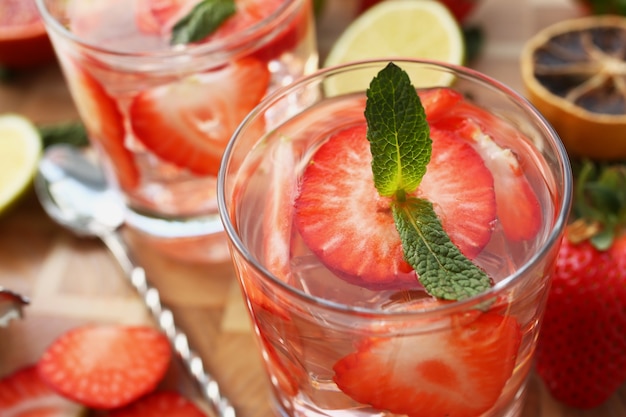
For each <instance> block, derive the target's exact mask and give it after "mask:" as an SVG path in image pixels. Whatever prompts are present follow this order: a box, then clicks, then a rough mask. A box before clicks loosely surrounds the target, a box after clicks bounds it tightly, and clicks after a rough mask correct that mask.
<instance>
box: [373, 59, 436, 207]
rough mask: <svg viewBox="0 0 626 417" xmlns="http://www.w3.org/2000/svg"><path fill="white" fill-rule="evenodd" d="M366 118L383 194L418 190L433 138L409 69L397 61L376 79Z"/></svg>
mask: <svg viewBox="0 0 626 417" xmlns="http://www.w3.org/2000/svg"><path fill="white" fill-rule="evenodd" d="M365 118H366V119H367V139H368V140H369V142H370V149H371V152H372V171H373V173H374V185H375V186H376V189H377V190H378V192H379V193H380V195H382V196H385V197H391V196H393V195H399V196H401V195H403V194H408V193H411V192H413V191H415V190H416V189H417V187H418V186H419V184H420V182H421V180H422V177H423V176H424V174H425V173H426V165H428V162H429V161H430V156H431V151H432V146H431V145H432V141H431V139H430V129H429V127H428V122H427V121H426V114H425V113H424V107H423V106H422V102H421V101H420V98H419V96H418V95H417V93H416V91H415V88H414V87H413V86H412V85H411V80H410V79H409V76H408V75H407V73H406V72H404V71H403V70H402V69H401V68H400V67H398V66H397V65H395V64H394V63H392V62H391V63H389V64H388V65H387V67H386V68H385V69H383V70H382V71H381V72H380V73H379V74H378V76H376V77H374V79H373V80H372V82H371V84H370V88H369V89H368V90H367V104H366V106H365ZM400 198H402V197H400Z"/></svg>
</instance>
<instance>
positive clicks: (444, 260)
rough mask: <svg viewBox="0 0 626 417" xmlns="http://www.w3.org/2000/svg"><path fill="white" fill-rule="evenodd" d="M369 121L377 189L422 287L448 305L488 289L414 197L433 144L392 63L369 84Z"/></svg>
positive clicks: (416, 101)
mask: <svg viewBox="0 0 626 417" xmlns="http://www.w3.org/2000/svg"><path fill="white" fill-rule="evenodd" d="M365 117H366V120H367V139H368V140H369V142H370V150H371V153H372V172H373V174H374V185H375V186H376V189H377V190H378V192H379V194H380V195H382V196H386V197H391V199H392V210H393V217H394V220H395V224H396V228H397V229H398V233H399V234H400V238H401V240H402V248H403V252H404V257H405V259H406V261H407V262H408V263H409V264H410V265H411V267H413V269H415V272H417V275H418V278H419V280H420V282H421V284H422V285H423V286H424V288H425V289H426V291H428V293H429V294H431V295H433V296H435V297H438V298H443V299H446V300H459V299H463V298H467V297H470V296H472V295H476V294H478V293H480V292H483V291H485V290H487V289H488V288H489V287H490V286H491V279H490V278H489V276H487V274H486V273H485V272H484V271H483V270H482V269H480V268H478V266H476V265H475V264H473V263H472V262H471V261H470V260H469V259H467V258H466V257H465V256H464V255H463V254H462V253H461V251H460V250H459V248H458V247H456V246H455V245H454V244H453V243H452V241H451V240H450V237H449V236H448V234H447V233H446V232H445V230H443V226H442V224H441V221H440V220H439V218H438V217H437V214H436V213H435V211H434V209H433V205H432V203H431V202H429V201H427V200H425V199H422V198H418V197H416V196H414V195H413V193H414V192H415V191H416V190H417V188H418V186H419V184H420V183H421V181H422V178H423V176H424V174H425V173H426V170H427V166H428V163H429V162H430V158H431V155H432V140H431V139H430V127H429V125H428V122H427V120H426V114H425V112H424V107H423V106H422V102H421V100H420V98H419V96H418V94H417V91H416V89H415V87H413V86H412V85H411V80H410V79H409V76H408V74H407V73H406V72H405V71H403V70H402V69H401V68H400V67H398V66H397V65H395V64H394V63H393V62H390V63H389V64H388V65H387V66H386V67H385V68H384V69H383V70H382V71H380V72H379V73H378V75H377V76H376V77H374V79H373V80H372V82H371V83H370V87H369V89H368V90H367V103H366V107H365ZM459 175H462V174H461V173H460V174H459Z"/></svg>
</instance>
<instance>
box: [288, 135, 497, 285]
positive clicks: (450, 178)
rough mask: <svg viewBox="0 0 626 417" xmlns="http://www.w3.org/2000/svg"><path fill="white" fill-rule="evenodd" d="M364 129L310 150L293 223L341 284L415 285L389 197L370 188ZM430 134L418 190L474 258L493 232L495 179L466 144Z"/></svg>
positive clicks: (461, 248) (367, 146) (335, 138)
mask: <svg viewBox="0 0 626 417" xmlns="http://www.w3.org/2000/svg"><path fill="white" fill-rule="evenodd" d="M366 130H367V127H366V125H365V124H359V125H355V126H353V127H349V128H347V129H344V130H342V131H339V132H338V133H336V134H334V135H333V136H331V137H330V139H329V140H328V141H327V142H325V143H324V144H323V145H322V146H321V147H320V148H319V150H318V151H317V152H316V153H315V155H314V156H313V159H312V161H311V163H310V164H309V165H308V167H307V169H306V171H305V172H304V175H303V178H302V182H301V188H300V194H299V196H298V197H297V199H296V203H295V206H296V216H295V224H296V227H297V229H298V231H299V232H300V234H301V235H302V238H303V240H304V242H305V243H306V245H307V246H308V247H309V248H310V249H311V251H313V252H314V253H315V254H316V255H317V256H318V257H319V258H320V260H321V261H322V262H323V263H324V264H325V265H326V266H327V267H328V268H329V269H331V270H333V271H334V272H335V273H336V274H337V275H338V276H340V277H341V278H343V279H345V280H346V281H348V282H351V283H353V284H357V285H361V286H364V287H367V288H372V289H380V288H406V287H416V286H418V285H419V284H418V282H417V280H416V278H415V272H414V271H413V269H412V268H411V267H410V266H409V265H408V263H407V262H406V261H405V260H404V256H403V251H402V243H401V241H400V237H399V234H398V232H397V230H396V227H395V223H394V220H393V216H392V213H391V205H390V201H389V200H388V199H386V198H383V197H380V195H379V194H378V192H377V191H376V189H375V187H374V182H373V175H372V169H371V166H370V163H371V159H372V157H371V153H370V148H369V142H368V141H367V139H366ZM431 137H432V139H433V152H432V158H431V162H430V164H429V165H428V170H427V172H426V175H425V176H424V178H423V179H422V183H421V185H420V187H419V189H418V190H417V195H418V196H420V197H423V198H426V199H428V200H430V201H432V202H433V203H434V207H435V211H436V212H437V214H438V216H439V218H440V219H441V221H442V224H443V228H444V230H446V232H447V233H448V235H449V236H450V238H451V240H452V242H453V243H455V244H456V245H457V246H458V247H459V249H460V250H461V252H462V253H464V254H465V256H467V257H469V258H474V257H475V256H476V255H478V253H480V251H481V250H482V249H483V248H484V246H485V245H486V244H487V242H488V241H489V239H490V237H491V233H492V230H493V223H494V220H495V214H496V213H495V207H496V203H495V194H494V189H493V177H492V175H491V173H490V172H489V170H488V169H487V168H486V167H485V164H484V162H483V160H482V158H481V157H480V155H478V153H477V152H476V151H475V150H474V149H472V147H471V146H470V145H469V144H467V143H466V142H464V141H462V140H458V139H457V138H455V137H454V135H451V134H450V133H449V132H444V131H442V130H431ZM461 173H462V174H461Z"/></svg>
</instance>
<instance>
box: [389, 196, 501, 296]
mask: <svg viewBox="0 0 626 417" xmlns="http://www.w3.org/2000/svg"><path fill="white" fill-rule="evenodd" d="M393 217H394V220H395V222H396V228H397V229H398V232H399V233H400V238H401V239H402V247H403V251H404V257H405V258H406V260H407V262H408V263H409V264H410V265H411V266H412V267H413V269H415V272H417V275H418V276H419V280H420V282H421V284H422V285H423V286H424V288H425V289H426V291H428V293H429V294H431V295H433V296H435V297H438V298H443V299H445V300H460V299H462V298H467V297H471V296H473V295H476V294H479V293H481V292H483V291H485V290H487V289H488V288H489V287H490V286H491V280H490V278H489V277H488V276H487V274H486V273H485V272H484V271H483V270H481V269H480V268H478V267H477V266H476V265H474V264H473V263H472V262H471V261H470V260H469V259H467V258H466V257H465V256H464V255H463V254H462V253H461V251H459V248H457V247H456V246H455V245H454V244H453V243H452V241H450V238H449V237H448V235H447V233H446V232H445V231H444V230H443V227H442V225H441V222H440V221H439V218H438V217H437V214H436V213H435V211H434V209H433V205H432V203H430V202H429V201H427V200H424V199H419V198H408V199H407V200H406V201H405V202H404V203H401V204H394V205H393Z"/></svg>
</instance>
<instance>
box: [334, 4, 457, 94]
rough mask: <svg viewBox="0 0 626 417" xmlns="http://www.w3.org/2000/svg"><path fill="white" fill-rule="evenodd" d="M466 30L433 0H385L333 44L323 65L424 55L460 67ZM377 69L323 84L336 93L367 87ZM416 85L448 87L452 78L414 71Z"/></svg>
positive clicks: (447, 75)
mask: <svg viewBox="0 0 626 417" xmlns="http://www.w3.org/2000/svg"><path fill="white" fill-rule="evenodd" d="M464 57H465V44H464V40H463V34H462V31H461V28H460V27H459V24H458V22H457V21H456V19H455V18H454V16H453V15H452V13H450V11H449V10H448V9H447V8H446V7H445V6H444V5H443V4H441V3H439V2H438V1H435V0H420V1H416V0H387V1H383V2H380V3H378V4H376V5H375V6H373V7H371V8H370V9H368V10H367V11H365V12H364V13H363V14H362V15H360V16H359V17H357V18H356V19H355V20H354V21H353V22H352V23H350V25H349V26H348V27H347V28H346V30H345V31H344V32H343V33H342V34H341V35H340V36H339V38H338V39H337V41H336V42H335V43H334V44H333V46H332V48H331V50H330V52H329V54H328V57H327V58H326V61H325V63H324V66H325V67H331V66H335V65H339V64H343V63H347V62H353V61H360V60H365V59H373V58H389V59H390V60H392V58H422V59H429V60H436V61H440V62H444V63H449V64H456V65H460V64H462V63H463V60H464ZM376 72H377V70H374V69H373V70H371V71H369V72H368V71H362V72H361V73H359V74H355V73H351V74H350V75H349V76H345V77H335V78H334V79H332V80H329V81H330V82H329V83H328V84H327V85H326V86H325V87H326V88H328V89H330V90H331V91H332V93H333V94H337V93H347V92H353V91H359V90H361V91H362V90H363V88H362V86H367V85H368V84H369V82H370V81H371V80H372V78H373V77H374V75H376ZM407 72H409V76H410V78H411V82H412V83H413V85H415V86H416V87H430V86H448V85H450V84H451V83H452V82H453V80H454V77H453V75H452V74H445V73H441V72H430V71H426V72H422V71H418V70H414V71H410V70H408V69H407Z"/></svg>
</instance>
